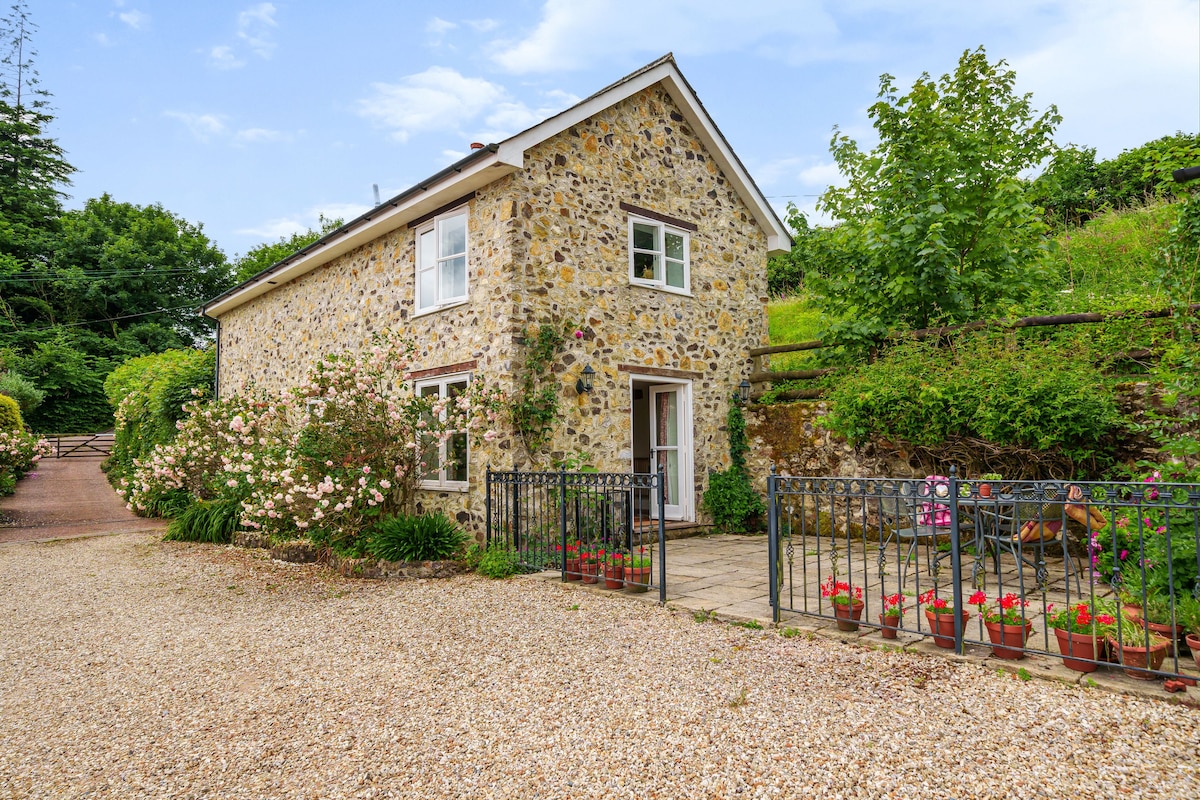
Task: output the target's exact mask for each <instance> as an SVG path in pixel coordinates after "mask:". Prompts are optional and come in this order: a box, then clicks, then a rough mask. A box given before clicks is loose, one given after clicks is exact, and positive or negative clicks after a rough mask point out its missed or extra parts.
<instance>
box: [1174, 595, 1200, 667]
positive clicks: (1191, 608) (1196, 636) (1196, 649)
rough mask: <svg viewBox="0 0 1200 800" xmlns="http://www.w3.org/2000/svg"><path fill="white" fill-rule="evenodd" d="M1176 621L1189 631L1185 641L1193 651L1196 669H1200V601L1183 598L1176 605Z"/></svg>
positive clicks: (1192, 598) (1184, 596)
mask: <svg viewBox="0 0 1200 800" xmlns="http://www.w3.org/2000/svg"><path fill="white" fill-rule="evenodd" d="M1175 619H1177V620H1179V623H1180V624H1181V625H1183V627H1184V630H1186V631H1187V634H1186V636H1185V637H1184V641H1185V642H1187V646H1188V649H1189V650H1191V651H1192V659H1193V660H1195V662H1196V669H1200V600H1197V599H1196V598H1194V597H1190V596H1188V595H1183V596H1181V597H1180V598H1179V600H1178V601H1177V602H1176V603H1175Z"/></svg>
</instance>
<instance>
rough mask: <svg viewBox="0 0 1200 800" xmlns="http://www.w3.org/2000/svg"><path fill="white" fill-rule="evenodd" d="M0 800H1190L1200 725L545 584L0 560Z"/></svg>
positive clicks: (221, 564)
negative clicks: (861, 799) (654, 799)
mask: <svg viewBox="0 0 1200 800" xmlns="http://www.w3.org/2000/svg"><path fill="white" fill-rule="evenodd" d="M0 586H2V587H3V588H2V589H0V591H2V592H3V613H2V614H0V681H2V691H0V797H39V798H41V797H54V798H74V797H89V798H91V797H146V798H201V797H203V798H243V797H244V798H294V797H295V798H299V797H463V798H493V797H494V798H551V797H553V798H559V797H563V798H566V797H570V798H580V797H605V798H617V797H620V798H625V797H628V798H646V797H660V798H687V797H704V798H707V797H734V796H736V797H797V798H799V797H805V798H807V797H864V798H868V797H869V798H875V797H912V798H947V797H954V798H968V797H996V798H1000V797H1004V798H1008V797H1068V796H1069V797H1072V798H1107V797H1115V796H1118V795H1120V796H1122V797H1130V798H1133V797H1146V798H1167V797H1186V796H1191V797H1195V796H1196V794H1197V792H1200V744H1198V743H1200V711H1195V710H1190V709H1187V708H1183V707H1179V706H1172V705H1169V704H1167V703H1163V702H1154V701H1148V700H1142V699H1137V698H1132V697H1125V696H1120V695H1115V694H1109V693H1106V692H1100V691H1096V690H1088V689H1081V688H1070V687H1064V686H1060V685H1058V684H1054V683H1049V682H1044V681H1031V682H1027V683H1026V682H1021V681H1019V680H1016V679H1014V678H1012V677H1010V676H1000V675H997V674H994V673H990V672H986V671H984V670H983V669H981V668H980V667H977V666H974V665H969V664H956V663H953V662H951V661H948V660H945V659H941V658H930V657H927V656H923V655H916V654H900V653H896V652H882V651H880V652H876V651H870V650H864V649H862V648H861V647H858V646H851V645H847V644H842V643H838V642H831V641H823V640H814V641H807V640H805V639H803V638H793V639H785V638H783V637H781V636H780V635H778V634H776V633H774V632H769V631H763V632H759V631H749V630H744V629H741V628H737V627H731V626H728V625H725V624H721V623H713V622H708V623H703V624H701V623H697V622H695V621H694V620H693V618H692V617H691V615H687V614H674V613H672V612H670V611H668V610H665V609H660V608H657V607H654V606H647V605H644V604H642V603H636V602H629V601H627V600H622V599H621V598H619V597H606V596H596V595H591V594H585V593H583V592H577V591H573V590H571V589H569V588H566V587H563V586H561V585H557V584H552V583H551V584H548V583H544V582H540V581H534V580H529V579H515V580H510V581H503V582H489V581H486V580H483V579H480V578H475V577H463V578H458V579H453V580H449V581H430V582H410V583H385V582H368V581H356V580H349V579H342V578H337V577H333V576H331V575H329V574H328V573H327V572H325V571H323V570H322V569H320V568H317V567H311V566H295V565H285V564H281V563H277V562H271V561H270V560H267V559H266V558H265V556H264V554H263V553H261V552H256V551H244V550H235V549H231V548H217V547H210V546H201V545H179V544H164V543H161V542H158V541H157V540H156V539H155V538H154V537H153V536H151V535H147V534H127V535H121V536H108V537H99V538H92V539H80V540H74V541H65V542H58V543H52V544H35V543H30V544H21V545H8V546H5V547H0Z"/></svg>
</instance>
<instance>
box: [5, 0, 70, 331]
mask: <svg viewBox="0 0 1200 800" xmlns="http://www.w3.org/2000/svg"><path fill="white" fill-rule="evenodd" d="M36 29H37V28H36V25H34V23H33V21H32V20H31V19H30V17H29V12H28V9H27V7H26V4H25V2H24V0H21V1H20V2H17V3H15V4H14V5H13V6H12V7H11V9H10V11H9V14H8V15H7V16H5V17H4V18H2V19H0V277H3V276H5V275H9V274H13V273H20V272H24V271H27V270H29V269H31V268H35V267H36V266H38V265H40V264H41V263H42V262H43V261H44V258H45V254H46V253H47V252H49V250H50V248H51V245H50V241H51V240H52V238H53V236H54V234H55V233H56V230H57V222H58V218H59V215H60V214H61V212H62V207H61V201H62V198H63V197H64V195H63V188H64V187H65V186H67V185H68V182H69V179H70V176H71V174H72V173H73V172H74V171H75V168H74V167H72V166H71V165H70V164H69V163H67V161H66V159H65V157H64V153H63V149H62V148H61V147H60V146H59V145H58V143H57V142H56V141H55V140H54V139H53V138H51V137H50V136H49V135H48V134H47V133H46V129H47V127H48V126H49V124H50V123H51V121H52V120H53V116H52V115H51V113H50V94H49V92H47V91H46V90H45V89H43V88H42V87H41V85H40V82H39V80H38V73H37V70H36V69H35V68H34V59H35V57H36V56H37V52H36V51H35V50H34V49H33V45H32V42H31V36H32V35H33V33H34V31H36ZM7 294H8V292H4V293H3V295H7ZM7 313H9V310H8V308H7V305H6V303H5V301H4V297H3V296H0V314H7Z"/></svg>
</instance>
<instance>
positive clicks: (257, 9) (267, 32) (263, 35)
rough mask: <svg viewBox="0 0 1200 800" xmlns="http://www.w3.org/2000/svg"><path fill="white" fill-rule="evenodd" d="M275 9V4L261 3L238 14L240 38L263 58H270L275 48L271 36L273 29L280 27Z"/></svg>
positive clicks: (238, 33)
mask: <svg viewBox="0 0 1200 800" xmlns="http://www.w3.org/2000/svg"><path fill="white" fill-rule="evenodd" d="M275 11H276V9H275V6H274V5H273V4H271V3H259V4H258V5H256V6H251V7H250V8H247V9H246V10H245V11H243V12H241V13H240V14H238V31H237V35H238V38H239V39H241V40H242V41H244V42H245V43H246V44H247V46H249V48H250V49H251V50H253V51H254V53H255V54H256V55H258V56H260V57H261V58H270V57H271V53H272V52H274V50H275V42H274V40H273V39H272V38H271V31H272V29H274V28H276V27H278V23H277V22H275Z"/></svg>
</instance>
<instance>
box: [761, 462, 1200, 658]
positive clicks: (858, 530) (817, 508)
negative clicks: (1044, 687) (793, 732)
mask: <svg viewBox="0 0 1200 800" xmlns="http://www.w3.org/2000/svg"><path fill="white" fill-rule="evenodd" d="M768 506H769V509H768V526H769V548H770V559H769V563H770V567H769V570H770V581H771V606H772V611H773V614H774V618H775V620H776V621H777V622H778V621H779V620H780V615H781V612H783V611H788V612H793V613H803V614H810V615H816V616H820V617H828V618H833V619H834V620H836V621H838V622H839V623H841V624H840V625H839V627H845V628H849V627H851V626H861V627H862V628H866V629H867V630H871V629H875V630H879V631H881V632H883V633H884V634H885V635H889V636H890V635H891V634H892V633H893V631H889V630H886V628H894V630H895V633H896V634H897V635H900V634H906V635H909V636H910V637H911V635H912V634H938V633H939V631H934V630H931V629H930V626H931V625H935V624H936V625H942V626H944V627H943V628H941V635H940V636H937V637H936V638H935V642H938V643H939V644H942V645H943V646H948V647H953V648H954V649H955V650H956V651H958V652H960V653H961V652H963V648H964V647H965V646H982V647H991V648H993V654H994V655H996V656H998V657H1002V658H1004V657H1009V658H1012V657H1020V656H1022V655H1023V654H1024V653H1042V654H1046V655H1050V656H1054V657H1060V656H1071V658H1072V661H1074V662H1075V663H1074V664H1068V666H1072V668H1076V669H1080V670H1081V671H1083V670H1084V669H1086V670H1088V671H1090V670H1093V669H1095V668H1097V667H1099V666H1100V665H1103V664H1105V663H1109V660H1110V659H1111V660H1112V661H1114V662H1119V663H1120V665H1121V667H1123V668H1124V669H1125V670H1126V672H1128V673H1129V674H1130V675H1132V676H1134V677H1143V678H1146V679H1150V678H1154V677H1156V676H1163V675H1173V674H1179V673H1182V672H1184V671H1185V670H1190V668H1191V661H1192V660H1193V659H1192V657H1190V656H1189V655H1188V651H1187V649H1185V641H1187V638H1186V635H1187V634H1189V633H1190V634H1193V635H1194V636H1196V637H1200V579H1198V577H1197V576H1198V575H1200V486H1198V485H1195V484H1166V483H1162V482H1159V481H1158V480H1157V479H1147V481H1144V482H1080V481H1072V482H1063V481H1005V480H994V481H982V480H960V479H958V477H957V476H956V474H955V471H954V470H953V469H952V470H950V475H948V476H931V477H930V478H927V479H905V478H861V479H858V478H853V479H852V478H831V477H795V476H785V475H776V474H774V473H772V475H771V476H770V478H769V480H768ZM860 593H861V606H860V605H859V598H858V597H856V596H855V595H858V594H860ZM980 593H982V594H980ZM834 595H839V596H841V597H843V598H846V600H848V602H844V603H842V604H840V607H839V605H835V604H834V603H833V596H834ZM973 599H974V600H976V601H980V600H985V601H986V605H985V606H983V608H982V609H981V608H980V606H979V605H975V606H973V605H972V600H973ZM934 605H938V606H943V607H944V608H945V609H958V610H959V611H960V612H961V611H967V612H969V615H970V616H969V617H965V618H964V617H963V616H961V614H953V613H943V614H940V615H935V614H931V613H926V612H925V609H926V608H928V607H929V606H934ZM887 606H890V607H894V608H899V609H902V611H901V614H900V616H899V617H898V618H893V619H891V620H888V619H885V618H884V617H883V616H881V615H882V612H883V611H884V610H885V607H887ZM1005 606H1006V607H1007V609H1005V608H1004V607H1005ZM856 610H857V613H858V614H859V615H860V617H859V619H857V621H856V620H854V619H846V618H839V617H844V616H845V615H849V616H853V615H854V613H855V611H856ZM1006 610H1007V613H1008V617H1007V620H1008V621H1009V622H1012V621H1014V620H1018V619H1024V620H1027V621H1028V625H1025V624H1021V623H1018V624H1015V625H1014V624H1009V625H1005V624H1003V623H1004V621H1005V620H1004V619H1003V618H1001V619H997V615H999V614H1001V613H1002V612H1004V611H1006ZM984 611H986V612H987V614H986V616H987V617H989V618H990V620H989V619H985V615H984V613H982V612H984ZM1081 612H1082V613H1081ZM1110 618H1111V620H1110ZM1096 620H1103V622H1102V623H1101V626H1102V627H1101V628H1100V629H1097V628H1096V626H1095V621H1096ZM951 622H952V623H953V624H951ZM1064 628H1065V630H1063V629H1064ZM855 629H858V628H857V627H856V628H855ZM1060 631H1061V632H1060ZM1072 631H1074V632H1075V633H1078V634H1079V637H1078V638H1077V637H1076V636H1074V635H1071V636H1064V634H1066V633H1072ZM1022 632H1023V635H1022ZM1088 632H1091V633H1097V632H1098V633H1100V634H1104V635H1103V636H1101V637H1100V639H1099V640H1096V641H1093V640H1090V639H1086V640H1085V639H1084V638H1083V637H1085V635H1086V634H1087V633H1088ZM1004 636H1008V639H1003V638H1000V637H1004ZM1190 641H1193V642H1195V643H1196V647H1195V648H1193V650H1192V653H1193V654H1195V661H1196V664H1195V666H1196V667H1197V669H1200V639H1191V640H1190ZM1093 645H1095V649H1086V648H1088V647H1092V646H1093ZM1142 651H1149V652H1148V653H1143V652H1142ZM1143 656H1146V657H1148V658H1150V659H1151V660H1150V661H1149V662H1147V663H1145V664H1140V663H1138V659H1140V658H1142V657H1143ZM1154 659H1162V660H1161V661H1159V662H1158V663H1155V660H1154Z"/></svg>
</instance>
